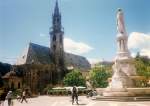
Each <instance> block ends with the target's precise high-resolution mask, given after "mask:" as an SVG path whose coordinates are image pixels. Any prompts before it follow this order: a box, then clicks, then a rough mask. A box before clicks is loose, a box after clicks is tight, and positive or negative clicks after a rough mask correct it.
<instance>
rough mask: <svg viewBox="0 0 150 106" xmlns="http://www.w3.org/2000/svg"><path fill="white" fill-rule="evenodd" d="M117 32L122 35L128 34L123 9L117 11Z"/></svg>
mask: <svg viewBox="0 0 150 106" xmlns="http://www.w3.org/2000/svg"><path fill="white" fill-rule="evenodd" d="M117 30H118V32H119V33H121V34H126V30H125V25H124V18H123V11H122V10H121V9H118V11H117Z"/></svg>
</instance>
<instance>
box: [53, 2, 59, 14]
mask: <svg viewBox="0 0 150 106" xmlns="http://www.w3.org/2000/svg"><path fill="white" fill-rule="evenodd" d="M54 14H55V15H59V7H58V0H56V4H55V10H54Z"/></svg>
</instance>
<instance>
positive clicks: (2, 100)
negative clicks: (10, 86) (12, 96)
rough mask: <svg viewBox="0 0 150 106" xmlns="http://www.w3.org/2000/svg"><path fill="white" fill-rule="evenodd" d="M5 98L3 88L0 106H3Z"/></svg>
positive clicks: (5, 93)
mask: <svg viewBox="0 0 150 106" xmlns="http://www.w3.org/2000/svg"><path fill="white" fill-rule="evenodd" d="M6 96H7V90H6V89H5V88H4V91H3V93H2V94H1V97H0V101H1V103H0V104H1V105H0V106H4V102H5V99H6Z"/></svg>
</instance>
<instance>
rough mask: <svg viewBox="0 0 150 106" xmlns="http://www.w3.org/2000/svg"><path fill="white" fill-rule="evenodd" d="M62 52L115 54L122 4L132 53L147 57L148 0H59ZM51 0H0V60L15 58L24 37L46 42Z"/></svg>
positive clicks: (90, 56)
mask: <svg viewBox="0 0 150 106" xmlns="http://www.w3.org/2000/svg"><path fill="white" fill-rule="evenodd" d="M58 2H59V7H60V11H61V14H62V26H63V27H64V29H65V30H64V31H65V34H64V37H65V39H64V45H65V51H67V52H71V53H74V54H78V55H82V56H85V57H86V58H87V59H88V60H89V61H90V62H95V61H99V60H102V59H104V60H109V61H110V60H113V59H114V57H115V55H116V49H117V48H116V35H117V28H116V12H117V9H118V8H122V9H123V12H124V18H125V26H126V30H127V33H128V35H129V42H128V46H129V49H130V51H131V54H132V55H135V54H136V52H138V51H139V52H141V54H142V55H147V56H149V57H150V1H149V0H58ZM54 6H55V0H0V61H2V62H8V63H13V64H14V63H15V61H16V59H17V58H18V56H20V55H21V53H22V52H23V50H24V49H25V48H26V47H27V45H28V44H29V42H33V43H37V44H40V45H44V46H48V47H49V45H50V37H49V28H50V27H51V26H52V13H53V10H54Z"/></svg>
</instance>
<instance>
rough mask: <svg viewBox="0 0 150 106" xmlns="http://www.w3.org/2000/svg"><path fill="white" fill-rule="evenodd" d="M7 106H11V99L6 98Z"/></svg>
mask: <svg viewBox="0 0 150 106" xmlns="http://www.w3.org/2000/svg"><path fill="white" fill-rule="evenodd" d="M8 106H11V98H8Z"/></svg>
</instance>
